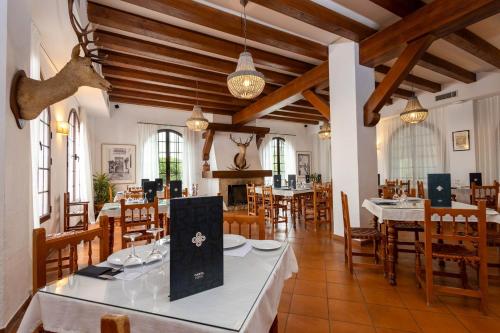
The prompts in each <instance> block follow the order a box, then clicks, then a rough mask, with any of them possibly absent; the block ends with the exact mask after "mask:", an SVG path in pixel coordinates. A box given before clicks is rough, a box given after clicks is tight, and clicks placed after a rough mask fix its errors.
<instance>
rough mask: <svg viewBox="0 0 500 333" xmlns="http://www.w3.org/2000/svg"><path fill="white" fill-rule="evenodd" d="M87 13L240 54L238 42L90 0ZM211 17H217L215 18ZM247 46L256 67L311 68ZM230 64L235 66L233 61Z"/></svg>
mask: <svg viewBox="0 0 500 333" xmlns="http://www.w3.org/2000/svg"><path fill="white" fill-rule="evenodd" d="M88 16H89V21H90V22H92V23H94V24H97V25H101V26H105V27H108V28H113V29H118V30H121V31H126V32H129V33H133V34H137V35H141V36H145V37H149V38H154V39H158V40H161V41H164V42H168V43H172V44H176V45H180V46H182V47H187V48H190V49H193V50H198V51H203V52H209V53H211V54H216V55H219V56H223V57H229V58H232V59H233V60H234V62H235V63H236V62H237V59H238V57H239V54H240V53H241V52H243V45H241V44H238V43H234V42H231V41H228V40H225V39H222V38H217V37H212V36H209V35H205V34H202V33H199V32H195V31H192V30H188V29H184V28H181V27H178V26H175V25H171V24H168V23H164V22H160V21H155V20H152V19H149V18H146V17H142V16H139V15H135V14H131V13H127V12H124V11H121V10H118V9H114V8H111V7H107V6H103V5H99V4H96V3H93V2H89V4H88ZM213 20H214V21H215V20H219V19H218V18H216V17H214V18H213ZM247 49H248V51H250V52H251V53H252V56H253V59H254V62H255V65H256V66H258V67H262V66H265V67H267V68H268V69H272V70H274V69H277V70H282V71H286V72H291V73H295V74H302V73H304V72H305V71H307V70H308V69H310V68H311V67H312V66H311V65H310V64H308V63H306V62H302V61H298V60H295V59H292V58H287V57H284V56H281V55H278V54H274V53H271V52H267V51H263V50H259V49H255V48H252V47H248V48H247ZM325 50H326V47H325ZM233 66H234V68H236V64H234V65H233ZM233 70H234V69H233Z"/></svg>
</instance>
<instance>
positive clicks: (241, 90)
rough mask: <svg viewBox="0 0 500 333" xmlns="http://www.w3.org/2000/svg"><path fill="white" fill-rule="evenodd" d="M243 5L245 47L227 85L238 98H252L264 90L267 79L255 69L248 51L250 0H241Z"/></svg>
mask: <svg viewBox="0 0 500 333" xmlns="http://www.w3.org/2000/svg"><path fill="white" fill-rule="evenodd" d="M240 2H241V4H242V6H243V33H244V36H245V49H244V50H243V52H241V53H240V57H239V58H238V65H237V66H236V70H235V71H234V72H233V73H231V74H229V75H228V77H227V87H228V88H229V91H230V92H231V94H232V95H233V96H234V97H236V98H241V99H252V98H255V97H257V96H259V95H260V94H261V93H262V90H264V86H265V84H266V81H265V80H264V74H262V73H261V72H259V71H257V70H256V69H255V65H254V63H253V58H252V54H251V53H250V52H248V51H247V14H246V5H247V3H248V0H240Z"/></svg>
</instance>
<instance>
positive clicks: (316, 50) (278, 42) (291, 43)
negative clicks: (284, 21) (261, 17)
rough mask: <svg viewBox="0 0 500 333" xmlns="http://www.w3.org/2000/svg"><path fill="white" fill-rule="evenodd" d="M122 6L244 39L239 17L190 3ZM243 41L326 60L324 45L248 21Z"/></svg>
mask: <svg viewBox="0 0 500 333" xmlns="http://www.w3.org/2000/svg"><path fill="white" fill-rule="evenodd" d="M125 2H129V3H132V4H134V5H137V6H141V7H144V8H147V9H150V10H153V11H155V12H159V13H162V14H165V15H168V16H173V17H176V18H178V19H181V20H184V21H187V22H191V23H195V24H198V25H201V26H205V27H208V28H211V29H214V30H218V31H221V32H224V33H227V34H230V35H233V36H238V37H241V38H244V35H243V29H242V26H241V17H240V16H239V15H238V16H237V15H233V14H230V13H227V12H224V11H222V10H219V9H216V8H214V7H211V6H206V5H203V4H200V3H197V2H194V1H192V0H125ZM214 18H217V19H214ZM247 38H248V39H249V40H253V41H255V42H258V43H262V44H264V45H270V46H273V47H276V48H279V49H283V50H287V51H290V52H293V53H296V54H300V55H303V56H306V57H310V58H313V59H319V60H326V59H327V58H328V48H327V47H326V46H325V45H322V44H320V43H317V42H313V41H311V40H309V39H305V38H302V37H299V36H296V35H292V34H290V33H287V32H284V31H281V30H278V29H273V28H271V27H269V26H266V25H263V24H260V23H257V22H254V21H252V20H247ZM311 67H312V66H311Z"/></svg>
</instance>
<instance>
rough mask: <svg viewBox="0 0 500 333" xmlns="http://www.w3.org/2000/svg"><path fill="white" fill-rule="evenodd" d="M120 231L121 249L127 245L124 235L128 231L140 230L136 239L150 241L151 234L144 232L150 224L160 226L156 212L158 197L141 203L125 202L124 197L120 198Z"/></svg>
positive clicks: (160, 222)
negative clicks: (140, 234) (139, 234)
mask: <svg viewBox="0 0 500 333" xmlns="http://www.w3.org/2000/svg"><path fill="white" fill-rule="evenodd" d="M120 219H121V232H122V249H124V248H126V247H127V243H128V242H129V241H130V240H129V239H127V238H125V237H124V235H125V234H127V233H129V232H140V233H142V236H140V237H138V238H137V239H136V240H138V241H141V240H147V241H148V242H150V241H151V239H152V238H153V236H152V235H150V234H148V233H146V230H147V229H149V228H150V227H151V226H152V225H155V226H159V227H162V226H163V223H162V221H160V218H159V213H158V197H155V200H154V201H153V202H147V203H142V204H126V203H125V199H122V200H121V215H120Z"/></svg>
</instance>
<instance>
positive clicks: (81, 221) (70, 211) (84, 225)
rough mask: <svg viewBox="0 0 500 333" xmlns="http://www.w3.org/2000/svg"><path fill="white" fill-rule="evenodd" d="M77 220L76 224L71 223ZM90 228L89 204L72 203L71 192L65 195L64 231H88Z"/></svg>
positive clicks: (82, 202)
mask: <svg viewBox="0 0 500 333" xmlns="http://www.w3.org/2000/svg"><path fill="white" fill-rule="evenodd" d="M74 220H77V221H76V224H73V225H71V222H72V221H74ZM88 227H89V203H88V202H84V201H80V202H70V196H69V192H65V193H64V231H71V230H87V229H88Z"/></svg>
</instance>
